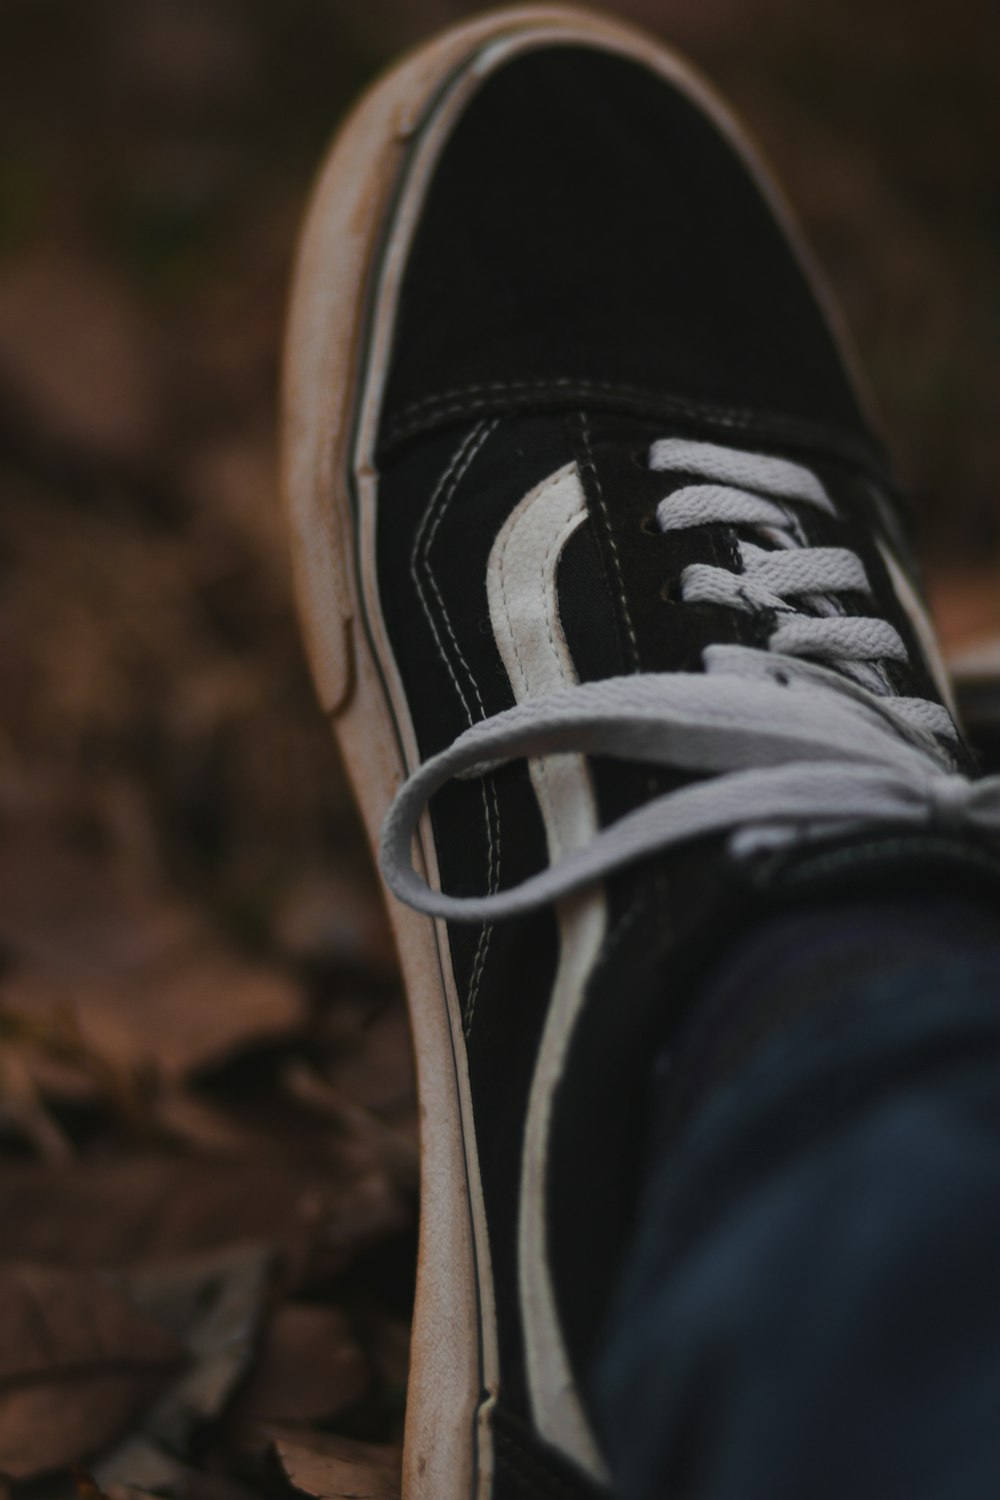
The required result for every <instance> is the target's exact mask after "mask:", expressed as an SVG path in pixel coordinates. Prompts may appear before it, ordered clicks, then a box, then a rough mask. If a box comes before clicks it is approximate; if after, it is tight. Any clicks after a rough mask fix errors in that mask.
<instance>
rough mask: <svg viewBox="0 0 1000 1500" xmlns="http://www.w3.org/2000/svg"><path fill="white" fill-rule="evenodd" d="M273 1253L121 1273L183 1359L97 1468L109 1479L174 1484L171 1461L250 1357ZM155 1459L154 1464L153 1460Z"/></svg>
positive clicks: (238, 1252)
mask: <svg viewBox="0 0 1000 1500" xmlns="http://www.w3.org/2000/svg"><path fill="white" fill-rule="evenodd" d="M273 1269H274V1255H273V1252H272V1251H271V1250H270V1249H269V1248H267V1247H262V1246H259V1245H238V1246H234V1247H232V1248H230V1249H226V1250H223V1251H218V1252H216V1253H215V1254H213V1255H209V1256H199V1257H196V1258H192V1259H188V1260H185V1261H180V1262H178V1263H176V1264H174V1265H168V1266H161V1267H157V1268H150V1269H149V1270H146V1271H138V1272H133V1273H130V1274H127V1275H124V1276H123V1277H122V1281H123V1283H124V1284H125V1285H126V1286H127V1287H128V1290H129V1294H130V1296H131V1297H132V1299H133V1300H134V1302H135V1304H136V1306H138V1307H140V1308H142V1309H143V1310H144V1311H145V1312H146V1313H147V1314H148V1315H149V1316H150V1317H152V1318H154V1319H155V1320H156V1322H157V1323H158V1324H160V1325H161V1326H163V1327H164V1328H169V1329H170V1331H171V1333H173V1334H174V1335H175V1336H176V1337H177V1338H178V1339H179V1340H180V1341H182V1342H183V1344H184V1347H185V1348H186V1350H187V1352H188V1354H189V1356H190V1357H189V1360H188V1363H187V1365H186V1366H185V1368H184V1370H183V1371H182V1372H181V1374H180V1376H179V1378H178V1379H177V1380H176V1381H175V1382H174V1383H173V1384H172V1385H171V1386H169V1387H168V1388H167V1390H166V1391H165V1392H164V1394H163V1395H162V1396H161V1397H160V1400H159V1401H158V1402H157V1403H156V1405H155V1406H154V1407H153V1408H152V1409H151V1410H150V1411H149V1412H148V1413H147V1415H146V1416H145V1418H144V1419H143V1422H142V1431H141V1433H139V1434H136V1435H133V1437H132V1438H130V1439H129V1441H128V1442H126V1443H125V1445H124V1446H123V1447H121V1448H119V1449H118V1450H117V1451H116V1452H115V1453H113V1454H111V1455H110V1457H108V1458H106V1459H105V1460H104V1461H103V1462H102V1463H101V1464H100V1466H99V1467H98V1469H97V1479H98V1480H99V1482H100V1483H101V1484H102V1485H104V1486H105V1487H106V1488H107V1487H108V1486H111V1485H123V1484H145V1485H153V1484H155V1485H156V1486H157V1487H163V1486H164V1485H168V1484H169V1485H176V1484H177V1483H178V1482H179V1481H180V1480H181V1479H183V1478H184V1477H185V1476H184V1474H183V1471H181V1472H180V1473H179V1474H177V1472H176V1471H177V1460H178V1459H179V1458H184V1457H188V1456H190V1454H191V1450H192V1447H193V1445H194V1443H195V1440H196V1438H197V1437H198V1436H199V1435H200V1433H201V1432H202V1431H203V1430H204V1428H205V1427H206V1426H207V1425H208V1424H209V1423H211V1422H214V1421H215V1420H216V1419H218V1418H219V1417H220V1416H221V1414H222V1412H223V1410H224V1409H225V1407H226V1405H227V1403H228V1402H229V1399H230V1397H231V1396H232V1394H233V1391H234V1390H235V1388H236V1385H237V1383H238V1381H239V1380H240V1379H241V1378H242V1376H243V1375H244V1374H245V1372H246V1369H247V1367H248V1365H249V1363H250V1360H251V1358H252V1356H253V1352H254V1345H255V1342H256V1338H257V1332H258V1329H259V1326H260V1322H261V1318H262V1316H263V1310H264V1302H265V1298H266V1296H267V1293H268V1291H269V1288H270V1282H271V1277H272V1272H273ZM158 1466H159V1467H158Z"/></svg>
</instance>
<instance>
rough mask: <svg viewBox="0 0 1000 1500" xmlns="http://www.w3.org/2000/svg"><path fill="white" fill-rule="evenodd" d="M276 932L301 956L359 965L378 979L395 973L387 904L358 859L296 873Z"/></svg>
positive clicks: (324, 962)
mask: <svg viewBox="0 0 1000 1500" xmlns="http://www.w3.org/2000/svg"><path fill="white" fill-rule="evenodd" d="M275 936H276V938H277V940H278V942H279V944H280V945H281V946H282V947H283V948H284V949H285V951H286V952H287V953H289V954H290V955H291V956H292V957H293V958H297V959H299V960H300V961H303V962H308V963H314V964H320V965H323V966H325V967H329V968H343V969H358V970H360V971H361V972H362V973H366V974H370V975H371V976H372V977H373V978H375V979H380V980H391V979H393V978H394V977H395V976H396V974H397V973H398V963H397V960H396V954H395V950H394V948H393V944H392V936H391V933H390V930H389V923H388V920H387V919H386V915H385V907H384V906H383V904H382V900H381V898H380V896H379V893H378V889H377V887H376V886H375V883H374V881H372V880H371V879H370V878H369V877H367V873H366V871H365V870H364V869H363V868H362V869H358V867H357V866H356V865H348V864H347V863H346V862H345V864H344V866H343V868H341V869H339V870H337V869H327V870H323V871H316V872H313V873H312V874H307V875H303V876H300V877H299V879H298V880H296V881H295V883H294V884H293V885H292V886H291V887H290V888H289V889H288V890H287V891H286V892H285V894H284V896H283V898H282V901H281V904H280V906H279V908H278V913H277V917H276V919H275Z"/></svg>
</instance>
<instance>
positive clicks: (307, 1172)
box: [0, 1153, 374, 1266]
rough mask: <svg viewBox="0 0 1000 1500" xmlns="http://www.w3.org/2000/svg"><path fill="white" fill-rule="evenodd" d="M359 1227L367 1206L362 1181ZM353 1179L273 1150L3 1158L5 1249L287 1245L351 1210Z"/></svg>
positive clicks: (130, 1250) (116, 1259) (74, 1252)
mask: <svg viewBox="0 0 1000 1500" xmlns="http://www.w3.org/2000/svg"><path fill="white" fill-rule="evenodd" d="M358 1191H359V1194H360V1199H359V1207H358V1215H359V1219H360V1225H359V1229H360V1232H361V1234H362V1236H363V1237H364V1238H363V1239H362V1241H361V1242H362V1243H363V1242H365V1239H366V1237H367V1236H368V1235H369V1234H370V1233H372V1232H373V1230H374V1225H372V1224H370V1223H366V1219H367V1220H369V1221H370V1220H371V1218H372V1214H373V1209H372V1206H371V1205H369V1204H368V1199H367V1197H366V1196H365V1190H364V1188H363V1187H360V1188H359V1189H358ZM352 1193H353V1188H352V1184H351V1183H350V1182H345V1181H344V1180H343V1178H342V1177H338V1175H337V1173H336V1172H335V1171H333V1170H331V1166H330V1162H329V1159H328V1158H325V1159H323V1160H315V1159H314V1160H313V1161H309V1160H308V1159H305V1160H299V1161H289V1160H288V1159H286V1158H284V1157H281V1156H279V1155H277V1154H276V1153H262V1154H261V1155H260V1156H258V1157H256V1158H254V1159H252V1160H250V1159H245V1158H243V1157H236V1158H233V1159H228V1160H223V1159H213V1158H211V1157H181V1158H178V1157H176V1156H162V1155H154V1154H148V1155H140V1156H130V1157H126V1158H124V1159H121V1158H120V1159H118V1160H112V1161H78V1162H76V1163H73V1164H72V1165H71V1166H69V1167H67V1168H62V1167H60V1168H46V1167H40V1166H35V1165H28V1164H25V1163H23V1162H4V1161H2V1160H0V1222H2V1224H3V1248H4V1252H5V1254H7V1255H8V1256H10V1257H12V1258H13V1257H17V1258H18V1259H22V1260H35V1259H38V1260H47V1261H52V1262H61V1263H63V1264H69V1265H79V1266H108V1265H129V1264H132V1265H134V1264H138V1263H141V1262H147V1263H148V1262H151V1261H154V1260H155V1261H158V1262H162V1261H163V1260H164V1259H166V1258H168V1257H172V1256H179V1255H190V1254H193V1253H199V1252H207V1251H210V1250H214V1249H221V1248H223V1247H225V1246H227V1245H231V1244H233V1242H234V1241H236V1240H258V1241H261V1240H266V1239H268V1238H272V1239H273V1242H274V1243H275V1244H277V1245H279V1246H281V1247H283V1248H287V1249H288V1250H289V1251H292V1250H294V1248H295V1247H296V1246H297V1245H298V1243H299V1242H300V1241H301V1240H303V1239H312V1238H313V1237H317V1236H320V1237H321V1236H323V1235H325V1234H326V1233H328V1226H330V1225H339V1224H340V1216H341V1213H343V1214H344V1215H346V1216H347V1218H348V1220H349V1219H350V1217H351V1215H352Z"/></svg>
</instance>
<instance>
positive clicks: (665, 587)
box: [660, 578, 684, 604]
mask: <svg viewBox="0 0 1000 1500" xmlns="http://www.w3.org/2000/svg"><path fill="white" fill-rule="evenodd" d="M660 598H661V600H662V601H663V603H664V604H683V603H684V594H683V592H682V589H681V581H680V579H679V578H668V579H667V582H666V583H663V584H661V585H660Z"/></svg>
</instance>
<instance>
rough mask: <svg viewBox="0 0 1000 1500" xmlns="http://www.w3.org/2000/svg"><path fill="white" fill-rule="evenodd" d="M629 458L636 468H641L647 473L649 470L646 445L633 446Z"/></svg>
mask: <svg viewBox="0 0 1000 1500" xmlns="http://www.w3.org/2000/svg"><path fill="white" fill-rule="evenodd" d="M629 458H630V460H631V461H632V463H633V464H634V465H635V467H636V468H637V469H642V471H643V473H644V474H648V473H649V472H650V469H649V449H648V447H647V448H633V449H632V452H631V453H630V454H629Z"/></svg>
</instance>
